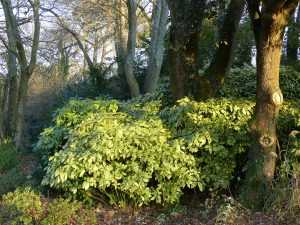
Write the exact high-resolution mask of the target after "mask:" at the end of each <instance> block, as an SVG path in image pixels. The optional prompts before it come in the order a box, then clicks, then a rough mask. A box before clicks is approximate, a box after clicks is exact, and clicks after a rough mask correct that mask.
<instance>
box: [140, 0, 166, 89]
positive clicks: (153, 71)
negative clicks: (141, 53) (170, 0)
mask: <svg viewBox="0 0 300 225" xmlns="http://www.w3.org/2000/svg"><path fill="white" fill-rule="evenodd" d="M168 16H169V8H168V5H167V2H166V0H156V1H155V3H154V9H153V15H152V31H151V47H150V54H149V61H148V68H147V74H146V78H145V82H144V91H145V93H151V92H154V91H155V90H156V88H157V82H158V80H159V76H160V72H161V67H162V63H163V58H164V51H165V48H164V44H165V35H166V33H167V22H168Z"/></svg>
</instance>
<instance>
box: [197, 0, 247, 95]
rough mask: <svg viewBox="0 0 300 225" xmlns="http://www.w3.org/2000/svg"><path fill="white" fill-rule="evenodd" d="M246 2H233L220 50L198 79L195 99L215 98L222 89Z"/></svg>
mask: <svg viewBox="0 0 300 225" xmlns="http://www.w3.org/2000/svg"><path fill="white" fill-rule="evenodd" d="M245 4H246V2H245V0H231V1H230V4H229V6H228V9H227V12H226V15H225V17H224V20H223V23H222V26H221V30H220V34H219V42H218V48H217V50H216V53H215V55H214V58H213V60H212V61H211V63H210V65H209V67H208V69H207V70H206V71H205V74H204V76H201V77H196V78H198V80H199V82H195V84H196V85H197V86H196V88H195V97H196V98H198V99H206V98H210V97H214V96H215V95H216V93H217V91H218V90H219V89H220V88H221V87H222V85H223V83H224V80H225V77H226V75H227V74H228V72H229V70H230V67H231V65H232V58H233V53H234V47H235V40H236V34H237V31H238V28H239V23H240V20H241V18H242V15H243V11H244V8H245Z"/></svg>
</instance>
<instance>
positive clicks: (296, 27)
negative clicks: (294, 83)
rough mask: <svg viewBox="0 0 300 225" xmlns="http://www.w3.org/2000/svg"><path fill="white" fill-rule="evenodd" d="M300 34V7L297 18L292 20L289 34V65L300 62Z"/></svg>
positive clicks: (287, 53)
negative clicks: (299, 54)
mask: <svg viewBox="0 0 300 225" xmlns="http://www.w3.org/2000/svg"><path fill="white" fill-rule="evenodd" d="M299 32H300V7H298V10H297V12H296V15H295V17H294V16H292V17H291V19H290V25H289V27H288V32H287V48H286V57H287V63H288V64H291V65H294V64H295V63H296V62H297V60H298V49H299V44H300V43H299V42H300V40H299V37H300V35H299Z"/></svg>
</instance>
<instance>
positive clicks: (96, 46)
mask: <svg viewBox="0 0 300 225" xmlns="http://www.w3.org/2000/svg"><path fill="white" fill-rule="evenodd" d="M99 44H100V43H99V37H98V35H97V33H95V39H94V46H93V47H94V48H93V64H94V65H97V63H98V53H99Z"/></svg>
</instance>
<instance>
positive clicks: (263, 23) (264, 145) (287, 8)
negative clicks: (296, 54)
mask: <svg viewBox="0 0 300 225" xmlns="http://www.w3.org/2000/svg"><path fill="white" fill-rule="evenodd" d="M283 2H285V1H278V0H277V1H275V2H272V3H273V4H272V3H271V2H268V3H266V5H263V7H261V8H262V10H261V11H260V10H259V9H260V3H259V1H257V2H255V3H254V2H253V1H252V0H248V7H249V12H250V15H251V18H252V23H253V30H254V33H255V40H256V46H257V93H256V108H255V118H254V122H253V124H252V126H251V128H252V133H253V136H254V142H255V143H254V145H253V148H252V150H251V151H250V153H249V165H248V171H247V178H246V186H245V188H246V195H245V196H244V197H246V198H247V199H248V201H250V203H251V204H255V205H256V206H262V204H263V203H264V202H263V201H264V197H265V194H266V193H267V192H268V191H270V190H271V187H272V182H273V179H274V175H275V169H276V159H277V144H278V140H277V135H276V119H277V116H278V112H279V109H280V106H281V105H282V103H283V95H282V92H281V90H280V86H279V68H280V60H281V53H282V44H283V33H284V29H285V27H286V25H287V23H288V18H289V14H290V13H291V11H292V9H293V8H294V7H296V4H295V3H297V1H296V0H295V1H290V2H288V3H286V4H284V3H283Z"/></svg>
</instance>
